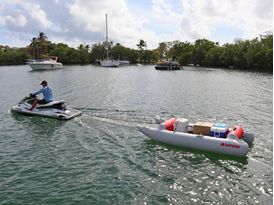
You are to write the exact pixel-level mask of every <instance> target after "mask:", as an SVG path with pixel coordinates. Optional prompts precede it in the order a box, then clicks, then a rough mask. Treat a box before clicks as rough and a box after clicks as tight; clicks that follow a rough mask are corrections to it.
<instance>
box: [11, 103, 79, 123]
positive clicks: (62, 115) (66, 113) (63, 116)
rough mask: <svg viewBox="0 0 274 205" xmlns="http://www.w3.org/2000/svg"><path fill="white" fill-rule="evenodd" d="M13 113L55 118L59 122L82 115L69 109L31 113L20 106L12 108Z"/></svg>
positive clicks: (37, 110) (34, 111)
mask: <svg viewBox="0 0 274 205" xmlns="http://www.w3.org/2000/svg"><path fill="white" fill-rule="evenodd" d="M11 111H12V112H14V113H20V114H24V115H32V116H41V117H48V118H54V119H59V120H69V119H72V118H74V117H77V116H79V115H81V114H82V113H81V111H78V110H75V109H67V110H58V109H38V108H37V109H34V110H33V111H30V110H28V109H26V108H22V107H20V106H18V105H15V106H13V107H12V108H11Z"/></svg>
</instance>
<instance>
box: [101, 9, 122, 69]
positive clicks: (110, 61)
mask: <svg viewBox="0 0 274 205" xmlns="http://www.w3.org/2000/svg"><path fill="white" fill-rule="evenodd" d="M106 44H107V45H108V18H107V14H106ZM119 65H120V61H119V60H114V59H109V56H108V48H107V58H106V59H103V60H102V61H101V66H103V67H118V66H119Z"/></svg>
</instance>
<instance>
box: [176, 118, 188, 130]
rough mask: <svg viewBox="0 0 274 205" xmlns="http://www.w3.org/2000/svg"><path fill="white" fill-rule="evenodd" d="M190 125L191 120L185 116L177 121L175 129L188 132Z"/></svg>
mask: <svg viewBox="0 0 274 205" xmlns="http://www.w3.org/2000/svg"><path fill="white" fill-rule="evenodd" d="M188 125H189V120H188V119H185V118H178V119H177V120H176V121H175V123H174V127H175V131H176V132H188Z"/></svg>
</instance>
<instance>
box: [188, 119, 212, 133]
mask: <svg viewBox="0 0 274 205" xmlns="http://www.w3.org/2000/svg"><path fill="white" fill-rule="evenodd" d="M212 126H213V123H211V122H197V123H196V124H194V125H193V134H200V135H207V136H209V135H210V129H211V127H212Z"/></svg>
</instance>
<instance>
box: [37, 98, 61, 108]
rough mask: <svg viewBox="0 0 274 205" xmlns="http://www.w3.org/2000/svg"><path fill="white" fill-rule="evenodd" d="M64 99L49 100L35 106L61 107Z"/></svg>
mask: <svg viewBox="0 0 274 205" xmlns="http://www.w3.org/2000/svg"><path fill="white" fill-rule="evenodd" d="M64 104H65V101H64V100H58V101H51V102H49V103H47V104H42V105H40V104H38V106H37V108H56V109H63V108H65V106H64Z"/></svg>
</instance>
